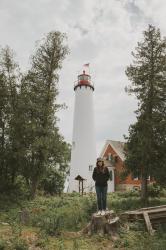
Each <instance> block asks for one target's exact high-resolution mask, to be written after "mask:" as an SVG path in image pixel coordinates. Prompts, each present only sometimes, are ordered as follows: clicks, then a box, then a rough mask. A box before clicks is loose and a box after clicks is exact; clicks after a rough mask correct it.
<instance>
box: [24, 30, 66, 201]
mask: <svg viewBox="0 0 166 250" xmlns="http://www.w3.org/2000/svg"><path fill="white" fill-rule="evenodd" d="M64 38H65V36H64V35H63V34H61V33H60V32H50V33H49V34H48V35H47V36H46V37H45V38H44V39H42V40H41V41H40V42H39V44H38V47H37V49H36V52H35V54H34V56H32V60H31V61H32V67H31V69H30V70H29V71H28V73H27V74H26V75H25V76H24V77H23V79H22V83H21V92H20V114H21V126H20V130H21V133H22V136H21V138H20V144H21V145H22V160H21V162H22V169H23V175H24V176H25V178H26V181H27V183H28V185H29V186H30V189H31V195H32V197H34V195H35V192H36V188H37V186H38V184H39V181H40V179H41V178H42V177H43V175H44V174H45V173H46V170H47V168H48V167H49V165H52V164H56V163H59V164H61V162H63V164H64V162H65V161H66V158H65V157H64V155H63V151H64V150H66V147H67V144H66V143H65V142H64V139H63V137H62V136H61V135H60V133H59V129H58V126H57V116H56V112H57V110H59V108H62V107H63V105H59V104H57V100H56V98H57V95H58V85H57V84H58V79H59V76H58V70H59V69H60V68H61V67H62V61H63V59H64V58H65V56H66V54H67V53H68V48H67V46H66V45H64ZM64 158H65V159H64ZM63 164H62V165H63Z"/></svg>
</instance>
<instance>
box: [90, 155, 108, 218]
mask: <svg viewBox="0 0 166 250" xmlns="http://www.w3.org/2000/svg"><path fill="white" fill-rule="evenodd" d="M92 178H93V180H94V181H95V188H96V195H97V205H98V213H97V214H101V215H104V214H105V211H106V205H107V187H108V186H107V181H108V180H109V171H108V168H107V167H105V166H104V161H103V159H102V158H97V162H96V167H95V168H94V170H93V175H92Z"/></svg>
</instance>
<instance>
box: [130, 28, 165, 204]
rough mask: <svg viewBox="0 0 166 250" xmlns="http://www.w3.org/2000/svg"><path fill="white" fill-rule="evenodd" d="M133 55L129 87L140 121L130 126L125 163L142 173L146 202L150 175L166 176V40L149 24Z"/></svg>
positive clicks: (161, 179) (158, 177)
mask: <svg viewBox="0 0 166 250" xmlns="http://www.w3.org/2000/svg"><path fill="white" fill-rule="evenodd" d="M132 55H133V57H134V60H133V63H132V64H131V65H130V66H128V67H127V69H126V75H127V76H128V78H129V80H130V81H131V85H130V86H129V87H128V88H127V89H126V90H127V92H128V93H129V94H134V95H135V96H136V97H137V99H138V109H137V111H136V115H137V121H136V123H135V124H134V125H131V126H130V128H129V136H128V137H127V143H126V161H125V164H126V166H127V169H128V171H130V172H132V173H137V174H138V175H140V176H141V183H142V187H141V190H142V193H141V197H142V199H143V200H144V201H146V200H147V178H148V176H149V175H150V176H151V177H154V179H155V180H156V181H157V182H159V183H160V184H163V183H164V180H165V178H166V157H165V153H164V152H165V151H166V39H165V38H163V39H162V38H161V35H160V30H159V29H156V28H155V27H154V26H152V25H149V27H148V29H147V30H146V31H144V39H143V41H142V42H138V46H137V47H136V52H132Z"/></svg>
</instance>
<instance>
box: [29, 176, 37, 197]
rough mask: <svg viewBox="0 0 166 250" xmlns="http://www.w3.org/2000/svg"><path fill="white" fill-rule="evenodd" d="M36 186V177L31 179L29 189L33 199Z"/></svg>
mask: <svg viewBox="0 0 166 250" xmlns="http://www.w3.org/2000/svg"><path fill="white" fill-rule="evenodd" d="M37 186H38V181H37V180H36V179H32V182H31V190H30V194H31V199H34V198H35V196H36V190H37Z"/></svg>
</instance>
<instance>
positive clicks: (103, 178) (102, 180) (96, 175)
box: [92, 167, 109, 187]
mask: <svg viewBox="0 0 166 250" xmlns="http://www.w3.org/2000/svg"><path fill="white" fill-rule="evenodd" d="M92 178H93V180H94V181H95V186H102V187H105V186H107V181H108V180H109V170H108V168H107V167H105V172H104V173H103V172H99V171H97V167H95V168H94V170H93V175H92Z"/></svg>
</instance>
